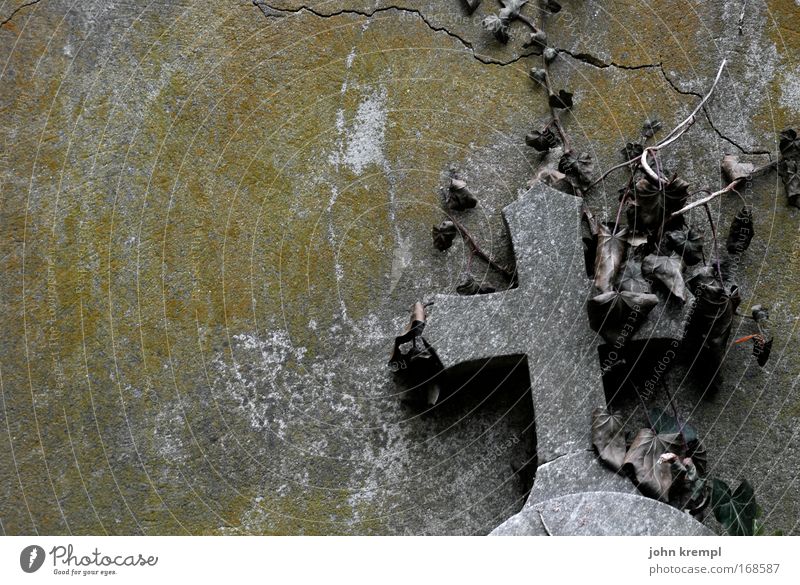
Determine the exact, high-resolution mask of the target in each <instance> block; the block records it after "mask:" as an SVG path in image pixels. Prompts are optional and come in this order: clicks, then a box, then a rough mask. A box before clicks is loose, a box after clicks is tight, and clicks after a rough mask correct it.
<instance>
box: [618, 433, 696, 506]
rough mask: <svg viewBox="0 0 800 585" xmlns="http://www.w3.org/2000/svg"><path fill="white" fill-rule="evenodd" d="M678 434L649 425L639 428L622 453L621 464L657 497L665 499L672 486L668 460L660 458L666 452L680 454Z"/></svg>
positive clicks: (637, 481) (649, 492)
mask: <svg viewBox="0 0 800 585" xmlns="http://www.w3.org/2000/svg"><path fill="white" fill-rule="evenodd" d="M683 451H684V449H683V444H682V441H681V440H680V435H678V434H675V433H668V434H656V433H655V432H654V431H653V430H651V429H642V430H640V431H639V432H638V433H637V435H636V437H634V439H633V443H631V446H630V448H629V449H628V452H627V453H626V454H625V459H624V461H623V467H626V466H627V467H629V469H631V470H632V472H633V476H634V479H635V480H636V483H637V484H638V486H639V488H640V489H641V490H642V491H643V492H645V493H648V494H650V495H652V496H654V497H656V498H658V499H659V500H662V501H665V502H666V501H668V500H669V491H670V488H671V487H672V470H671V468H670V464H669V462H668V461H664V460H661V456H662V455H664V454H665V453H674V454H675V455H678V456H681V457H682V456H683Z"/></svg>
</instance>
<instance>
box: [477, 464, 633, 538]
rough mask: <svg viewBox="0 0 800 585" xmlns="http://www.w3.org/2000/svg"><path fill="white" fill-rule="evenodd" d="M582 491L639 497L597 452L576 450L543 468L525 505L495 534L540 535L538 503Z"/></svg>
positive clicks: (498, 528) (537, 470) (628, 482)
mask: <svg viewBox="0 0 800 585" xmlns="http://www.w3.org/2000/svg"><path fill="white" fill-rule="evenodd" d="M581 492H619V493H627V494H638V491H637V490H636V488H635V487H634V485H633V483H632V482H631V480H630V479H628V478H627V477H624V476H622V475H619V474H617V473H614V472H613V471H611V470H609V469H608V468H607V467H605V466H603V465H602V464H601V463H600V462H599V461H598V459H597V456H596V455H595V454H594V453H592V452H591V451H577V452H575V453H570V454H569V455H564V456H563V457H559V458H558V459H555V460H553V461H550V462H548V463H545V464H544V465H540V466H539V467H538V468H537V469H536V479H535V481H534V484H533V489H532V490H531V493H530V495H529V496H528V500H527V502H525V506H523V508H522V510H520V511H519V512H518V513H517V514H515V515H514V516H512V517H511V518H509V519H508V520H506V521H505V522H504V523H503V524H501V525H500V526H498V527H497V528H495V529H494V530H493V531H492V534H499V535H502V534H524V533H533V534H538V531H539V530H543V529H542V527H541V523H540V519H539V514H538V512H537V511H536V510H535V505H536V504H537V503H539V502H544V501H547V500H550V499H553V498H556V497H559V496H564V495H568V494H575V493H581ZM531 531H533V532H531Z"/></svg>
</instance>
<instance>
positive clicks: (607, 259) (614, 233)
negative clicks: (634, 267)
mask: <svg viewBox="0 0 800 585" xmlns="http://www.w3.org/2000/svg"><path fill="white" fill-rule="evenodd" d="M597 229H598V233H597V253H596V255H595V260H594V285H595V286H596V287H597V289H598V290H599V291H600V292H608V291H610V290H612V289H613V285H614V280H615V279H616V277H617V273H618V272H619V269H620V267H621V266H622V263H623V261H624V260H625V252H626V251H627V248H628V242H627V241H626V236H627V234H628V228H627V227H624V228H622V229H621V230H615V228H614V226H613V225H612V226H609V225H607V224H600V225H598V226H597Z"/></svg>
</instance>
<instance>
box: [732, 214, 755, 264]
mask: <svg viewBox="0 0 800 585" xmlns="http://www.w3.org/2000/svg"><path fill="white" fill-rule="evenodd" d="M753 234H754V230H753V213H752V212H751V211H750V210H749V209H747V208H746V207H743V208H742V210H741V211H740V212H739V213H737V214H736V217H734V218H733V223H731V231H730V232H729V233H728V243H727V248H728V254H741V253H742V252H744V251H745V250H747V248H748V247H749V246H750V241H751V240H752V239H753Z"/></svg>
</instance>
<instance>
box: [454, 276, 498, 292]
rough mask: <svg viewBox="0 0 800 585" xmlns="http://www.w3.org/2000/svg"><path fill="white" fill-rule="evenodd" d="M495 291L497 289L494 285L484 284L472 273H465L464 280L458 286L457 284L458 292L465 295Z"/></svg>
mask: <svg viewBox="0 0 800 585" xmlns="http://www.w3.org/2000/svg"><path fill="white" fill-rule="evenodd" d="M495 291H496V289H495V288H494V287H493V286H488V285H484V284H483V282H478V281H477V280H475V277H474V276H472V274H470V273H467V274H465V275H464V280H462V281H461V282H460V283H459V284H458V286H456V292H457V293H458V294H460V295H464V296H469V295H485V294H489V293H493V292H495Z"/></svg>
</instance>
